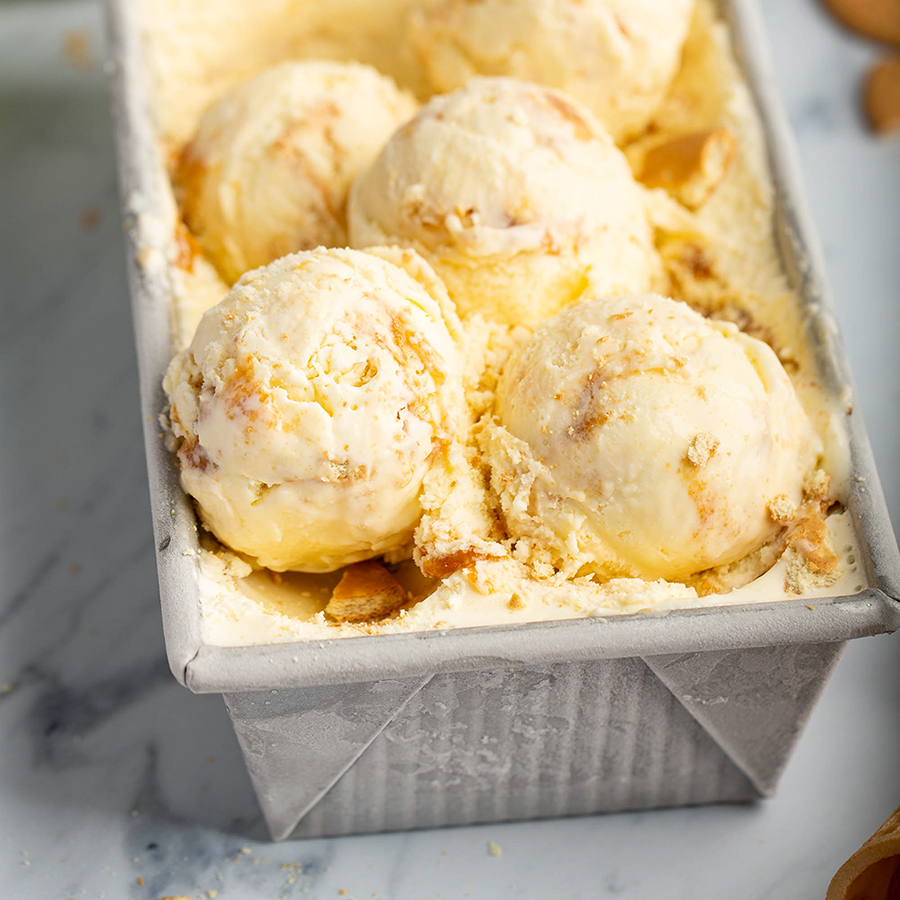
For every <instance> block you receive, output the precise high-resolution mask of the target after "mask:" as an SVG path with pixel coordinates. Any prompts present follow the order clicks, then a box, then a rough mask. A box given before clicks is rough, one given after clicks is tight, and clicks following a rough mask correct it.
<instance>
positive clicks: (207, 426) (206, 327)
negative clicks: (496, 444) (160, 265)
mask: <svg viewBox="0 0 900 900" xmlns="http://www.w3.org/2000/svg"><path fill="white" fill-rule="evenodd" d="M458 328H459V325H458V321H457V319H456V316H455V313H454V311H453V307H452V304H451V303H450V301H449V299H448V298H447V294H446V291H445V290H444V288H443V286H442V285H441V283H440V281H439V280H438V279H437V278H435V276H434V273H433V272H431V270H430V269H429V268H428V266H427V264H426V263H424V261H423V260H421V259H420V258H419V257H417V256H416V255H415V254H414V253H413V252H412V251H403V250H399V249H380V250H373V251H371V252H360V251H355V250H326V249H323V248H320V249H318V250H315V251H309V252H300V253H295V254H290V255H288V256H285V257H282V258H281V259H279V260H276V261H275V262H273V263H271V264H270V265H268V266H266V267H264V268H259V269H255V270H253V271H251V272H248V273H247V274H246V275H245V276H244V277H243V278H241V279H240V281H238V283H237V284H236V285H235V286H234V288H232V290H231V292H230V293H229V294H228V296H227V297H226V298H225V299H224V300H223V301H222V302H221V303H220V304H219V305H218V306H216V307H214V308H213V309H212V310H210V311H209V312H207V313H206V314H205V315H204V317H203V319H202V320H201V322H200V326H199V327H198V329H197V333H196V335H195V337H194V340H193V342H192V343H191V345H190V347H189V348H188V349H187V350H185V351H184V352H183V353H181V354H179V355H178V356H176V357H175V359H174V360H173V362H172V364H171V366H170V367H169V371H168V374H167V376H166V380H165V389H166V392H167V393H168V396H169V400H170V420H171V426H172V431H173V433H174V435H175V437H176V438H177V439H179V441H180V446H179V449H178V457H179V461H180V463H181V482H182V485H183V487H184V489H185V491H186V492H187V493H188V494H190V495H191V496H192V497H193V498H194V500H195V501H196V505H197V508H198V511H199V513H200V517H201V519H202V520H203V522H204V524H205V525H206V526H207V527H208V528H209V529H210V530H211V531H212V532H213V533H214V534H215V535H216V536H217V537H218V538H219V539H220V540H221V541H222V542H224V543H225V544H227V545H228V546H229V547H231V548H232V549H234V550H237V551H239V552H241V553H244V554H246V555H248V556H250V557H252V558H254V559H255V560H257V561H258V562H259V563H260V564H261V565H263V566H267V567H269V568H271V569H274V570H277V571H285V570H288V569H291V570H297V571H304V572H326V571H332V570H334V569H336V568H338V567H339V566H342V565H345V564H347V563H352V562H356V561H359V560H363V559H367V558H370V557H373V556H376V555H379V554H385V555H387V556H389V557H391V558H397V557H402V556H404V555H407V556H408V555H409V554H410V553H411V540H412V533H413V529H414V528H415V526H416V524H417V522H418V520H419V517H420V515H421V508H420V504H419V492H420V490H421V486H422V480H423V478H424V476H425V474H426V473H427V472H428V469H429V466H430V465H431V461H432V459H433V457H434V456H435V455H436V452H437V448H438V446H439V444H440V443H441V442H442V441H446V440H449V438H450V436H451V435H452V434H453V432H454V429H455V427H456V422H457V418H456V417H457V411H458V404H459V403H461V376H460V367H461V363H460V358H459V356H460V355H459V350H458V344H457V340H458Z"/></svg>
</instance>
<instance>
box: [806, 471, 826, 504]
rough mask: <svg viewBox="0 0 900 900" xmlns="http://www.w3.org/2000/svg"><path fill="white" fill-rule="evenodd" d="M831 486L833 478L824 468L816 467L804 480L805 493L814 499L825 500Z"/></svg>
mask: <svg viewBox="0 0 900 900" xmlns="http://www.w3.org/2000/svg"><path fill="white" fill-rule="evenodd" d="M830 487H831V478H830V476H829V475H828V473H827V472H826V471H825V470H824V469H816V470H815V471H814V472H811V473H810V474H809V475H807V477H806V478H805V479H804V481H803V493H804V495H805V496H807V497H809V498H810V499H812V500H824V499H825V498H826V497H827V496H828V491H829V489H830Z"/></svg>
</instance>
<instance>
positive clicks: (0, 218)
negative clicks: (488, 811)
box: [0, 0, 900, 900]
mask: <svg viewBox="0 0 900 900" xmlns="http://www.w3.org/2000/svg"><path fill="white" fill-rule="evenodd" d="M761 5H762V8H763V12H764V15H765V19H766V22H767V25H768V29H769V35H770V40H771V45H772V51H773V58H774V66H775V71H776V75H777V80H778V85H779V88H780V90H781V94H782V98H783V100H784V103H785V105H786V108H787V111H788V114H789V117H790V120H791V123H792V125H793V128H794V131H795V135H796V138H797V142H798V145H799V150H800V156H801V160H802V165H803V169H804V173H805V176H806V183H807V188H808V194H809V200H810V203H811V206H812V210H813V214H814V218H815V221H816V223H817V226H818V230H819V234H820V236H821V239H822V242H823V244H824V248H825V254H826V259H827V263H828V269H829V273H830V278H831V284H832V287H833V290H834V295H835V301H836V305H837V311H838V318H839V320H840V323H841V326H842V328H843V333H844V338H845V341H846V344H847V347H848V350H849V354H850V358H851V362H852V364H853V367H854V371H855V375H856V380H857V386H858V389H859V394H860V403H861V406H862V411H863V414H864V415H865V417H866V420H867V424H868V428H869V433H870V435H871V438H872V442H873V445H874V450H875V455H876V459H877V461H878V465H879V469H880V472H881V477H882V480H883V484H884V489H885V492H886V495H887V499H888V504H889V507H890V510H891V514H892V516H893V519H894V522H895V523H898V522H900V354H898V350H897V347H898V340H900V139H898V138H897V137H894V138H893V139H891V138H876V137H874V136H873V135H872V134H871V133H870V131H869V130H868V128H867V125H866V123H865V121H864V117H863V115H862V111H861V109H862V108H861V104H860V102H859V92H860V86H861V81H862V79H863V77H864V74H865V72H866V71H867V69H868V67H869V65H870V64H871V62H872V60H873V59H875V58H876V57H877V56H878V55H879V54H880V52H881V51H880V50H879V49H878V48H877V46H876V45H874V44H873V43H871V42H869V41H867V40H864V39H862V38H859V37H856V36H854V35H852V34H850V33H849V32H847V31H845V30H843V29H842V28H841V27H840V26H839V25H837V24H836V23H835V21H834V20H833V19H832V18H831V17H830V16H829V15H828V14H827V12H825V11H824V9H823V8H822V7H821V6H820V4H819V3H818V2H816V0H763V2H762V4H761ZM104 52H105V51H104V22H103V9H102V4H101V3H100V2H95V0H52V2H49V0H46V2H38V0H35V2H0V576H2V577H0V848H2V852H0V885H3V891H2V893H3V894H4V896H8V897H15V898H17V900H30V898H83V897H84V898H106V897H109V898H129V897H130V898H135V900H148V898H152V900H156V898H160V897H165V896H178V895H182V896H187V897H192V898H194V897H209V898H213V897H216V896H221V897H222V898H226V897H236V898H242V900H244V898H246V900H255V898H274V897H279V898H288V897H301V896H303V897H307V896H308V897H314V896H316V897H320V898H327V897H336V896H341V895H344V892H346V896H351V897H356V898H358V900H361V898H369V897H379V898H382V900H423V898H431V897H435V898H447V897H454V898H455V897H460V898H462V897H471V898H474V900H479V898H481V900H499V898H505V897H510V898H513V897H521V898H547V897H560V898H562V897H565V898H595V897H605V896H610V897H613V896H615V897H620V898H628V900H632V898H633V900H660V898H672V900H674V898H681V897H684V898H687V897H690V898H691V900H706V898H709V900H721V898H723V897H729V898H731V900H763V898H793V900H799V898H820V897H822V896H823V895H824V892H825V888H826V886H827V884H828V882H829V880H830V879H831V876H832V875H833V874H834V872H835V871H836V870H837V868H838V867H839V866H840V865H841V863H842V862H843V861H844V860H845V859H846V857H847V856H849V855H850V854H851V853H852V852H853V851H854V850H855V849H856V847H858V846H859V844H860V843H861V842H862V841H863V840H864V839H865V838H866V837H867V836H868V835H869V834H870V833H871V832H872V831H874V829H875V828H876V827H877V826H878V825H879V824H880V823H881V821H882V820H883V819H884V818H885V817H886V816H887V815H888V814H889V813H890V812H891V810H892V809H894V807H896V806H897V805H898V804H900V766H897V764H896V749H897V747H898V746H900V639H895V638H893V637H879V638H870V639H866V640H862V641H858V642H856V643H855V644H853V645H852V646H851V647H850V649H849V650H848V651H847V654H846V656H845V659H844V661H843V662H842V663H841V665H840V666H839V667H838V670H837V674H836V675H835V677H834V679H833V681H832V683H831V685H830V686H829V688H828V689H827V691H826V693H825V696H824V698H823V700H822V702H821V704H820V705H819V707H818V708H817V710H816V712H815V713H814V715H813V718H812V720H811V722H810V724H809V727H808V729H807V731H806V733H805V735H804V737H803V738H802V740H801V743H800V745H799V749H798V751H797V753H796V754H795V756H794V757H793V759H792V761H791V763H790V764H789V766H788V769H787V771H786V774H785V776H784V778H783V779H782V782H781V787H780V791H779V795H778V797H777V798H775V799H774V800H771V801H768V802H765V803H761V804H758V805H753V806H742V807H718V808H704V809H686V810H673V811H662V812H652V813H641V814H625V815H616V816H607V817H594V818H586V819H572V820H565V821H549V822H540V823H527V824H519V825H507V826H485V827H481V828H472V829H458V830H450V831H438V832H427V833H416V834H405V835H386V836H376V837H366V838H348V839H341V840H322V841H310V842H304V843H293V844H286V845H279V846H273V845H270V844H268V843H267V842H266V840H265V833H264V830H263V825H262V821H261V818H260V815H259V811H258V808H257V806H256V802H255V799H254V797H253V793H252V790H251V787H250V784H249V781H248V779H247V775H246V773H245V770H244V767H243V764H242V762H241V759H240V753H239V750H238V748H237V744H236V742H235V739H234V734H233V732H232V730H231V727H230V725H229V722H228V718H227V715H226V712H225V709H224V706H223V704H222V702H221V698H219V697H217V696H202V697H200V696H193V695H191V694H190V693H189V692H187V691H186V690H184V689H183V688H180V687H179V686H178V685H177V684H176V683H175V681H174V680H173V679H172V677H171V675H170V673H169V671H168V667H167V664H166V661H165V655H164V648H163V640H162V629H161V624H160V616H159V608H158V595H157V585H156V572H155V564H154V556H153V543H152V534H151V529H150V516H149V503H148V496H147V483H146V474H145V463H144V452H143V445H142V439H141V433H140V426H141V423H140V414H139V410H138V394H137V373H136V366H135V354H134V343H133V337H132V333H131V321H130V313H129V299H128V292H127V286H126V280H125V269H124V249H123V239H122V229H121V222H120V215H119V198H118V197H117V193H116V178H115V162H114V148H113V142H112V126H111V122H110V116H109V92H108V86H107V82H106V76H105V75H104V70H103V58H104Z"/></svg>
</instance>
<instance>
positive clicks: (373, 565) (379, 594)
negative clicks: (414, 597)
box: [325, 560, 409, 622]
mask: <svg viewBox="0 0 900 900" xmlns="http://www.w3.org/2000/svg"><path fill="white" fill-rule="evenodd" d="M408 599H409V597H408V595H407V593H406V589H405V588H404V587H403V585H402V584H400V582H399V581H397V579H396V578H394V576H393V575H391V573H390V572H388V570H387V569H386V568H385V567H384V566H383V565H382V564H381V563H380V562H377V561H375V560H366V561H365V562H359V563H354V564H353V565H351V566H348V567H347V569H346V570H345V571H344V574H343V576H342V577H341V580H340V581H339V582H338V584H337V586H336V587H335V589H334V591H333V592H332V594H331V600H329V601H328V605H327V606H326V607H325V616H326V617H327V618H329V619H331V620H332V621H335V622H367V621H371V620H372V619H378V618H382V617H384V616H388V615H390V614H391V613H393V612H396V611H397V610H398V609H400V607H401V606H403V604H404V603H406V601H407V600H408Z"/></svg>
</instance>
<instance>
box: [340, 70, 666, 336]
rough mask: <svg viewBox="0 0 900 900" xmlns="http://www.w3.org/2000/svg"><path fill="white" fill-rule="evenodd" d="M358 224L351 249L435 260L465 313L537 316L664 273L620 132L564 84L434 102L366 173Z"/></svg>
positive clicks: (473, 91) (488, 84) (485, 84)
mask: <svg viewBox="0 0 900 900" xmlns="http://www.w3.org/2000/svg"><path fill="white" fill-rule="evenodd" d="M348 220H349V228H350V241H351V244H352V245H353V246H355V247H365V246H369V245H378V244H390V243H399V244H401V245H404V246H408V247H413V248H415V249H416V250H417V251H418V252H420V253H421V254H422V255H423V256H425V257H426V258H427V259H428V260H429V262H430V263H431V264H432V265H433V266H434V268H435V270H436V271H437V273H438V274H439V275H440V276H441V278H442V279H443V280H444V282H445V283H446V285H447V289H448V290H449V292H450V296H451V297H452V298H453V300H454V301H455V302H456V304H457V306H458V308H459V311H460V313H461V314H462V315H464V316H467V315H470V314H472V313H474V312H482V313H484V314H485V315H486V316H488V317H490V318H493V319H496V320H500V321H505V322H511V323H514V322H526V323H534V322H538V321H540V320H542V319H544V318H546V317H547V316H550V315H552V314H554V313H555V312H557V311H558V310H559V309H561V308H562V307H564V306H566V305H567V304H568V303H571V302H572V301H574V300H576V299H578V297H579V296H581V294H582V293H583V292H584V291H585V290H586V289H587V288H588V286H589V285H590V286H592V287H593V288H594V289H595V290H597V291H599V292H600V293H627V292H634V291H644V290H648V289H650V288H651V287H653V286H654V284H655V278H656V277H657V275H658V271H659V262H658V259H657V257H656V253H655V251H654V248H653V244H652V236H651V232H650V227H649V225H648V223H647V218H646V215H645V210H644V205H643V200H642V195H641V192H640V189H639V188H638V187H637V185H636V183H635V181H634V179H633V176H632V174H631V172H630V169H629V167H628V163H627V161H626V160H625V158H624V156H623V155H622V153H621V152H620V151H619V150H618V149H617V148H616V146H615V144H614V143H613V141H612V138H611V137H610V136H609V135H608V134H607V133H606V132H605V131H604V130H603V129H602V127H601V126H600V125H598V124H597V122H596V120H595V119H594V117H593V116H592V115H591V114H590V112H589V111H588V110H586V109H585V108H584V107H582V106H581V105H580V104H579V103H577V102H576V101H573V100H571V99H570V98H568V97H567V96H566V95H564V94H562V93H561V92H559V91H556V90H553V89H551V88H546V87H541V86H539V85H535V84H530V83H527V82H522V81H516V80H514V79H509V78H478V79H474V80H473V81H471V82H469V83H468V84H467V85H466V87H464V88H462V89H460V90H458V91H455V92H453V93H452V94H448V95H445V96H439V97H435V98H433V99H432V100H431V101H430V102H429V103H428V104H427V105H426V106H425V107H424V108H423V109H422V110H421V111H420V112H419V114H418V115H417V116H416V117H415V118H414V119H413V120H412V121H411V122H409V123H408V124H406V125H404V126H403V127H402V128H400V130H399V131H397V133H396V134H395V135H394V136H393V137H392V138H391V140H390V141H389V142H388V144H387V145H386V146H385V148H384V150H383V151H382V152H381V154H380V155H379V156H378V158H377V159H376V160H375V162H374V163H373V165H372V166H371V167H370V168H369V169H368V170H367V171H365V172H364V173H363V174H362V175H360V177H359V178H358V179H357V181H356V182H355V184H354V185H353V188H352V190H351V193H350V200H349V205H348Z"/></svg>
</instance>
